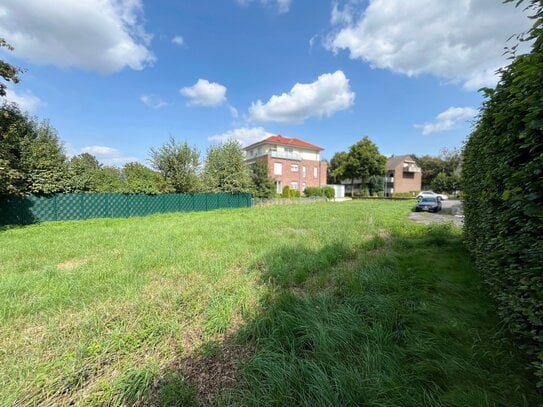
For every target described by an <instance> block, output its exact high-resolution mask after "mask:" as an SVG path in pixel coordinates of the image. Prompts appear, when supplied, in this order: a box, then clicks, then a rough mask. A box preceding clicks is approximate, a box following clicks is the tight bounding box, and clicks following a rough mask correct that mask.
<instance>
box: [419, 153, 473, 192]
mask: <svg viewBox="0 0 543 407" xmlns="http://www.w3.org/2000/svg"><path fill="white" fill-rule="evenodd" d="M413 156H414V157H415V161H416V163H417V165H418V166H419V167H420V168H421V171H422V188H423V189H429V188H433V187H432V183H433V182H434V180H435V179H436V177H437V176H438V175H439V174H441V173H443V174H445V175H446V176H448V177H454V178H455V180H458V179H459V175H460V171H461V169H462V159H463V157H462V152H461V151H458V150H456V149H452V150H449V149H446V148H444V149H442V150H441V153H440V155H439V156H437V157H435V156H431V155H423V156H421V157H417V156H415V155H413ZM455 182H456V181H455ZM457 189H458V188H457ZM452 191H453V190H451V192H452Z"/></svg>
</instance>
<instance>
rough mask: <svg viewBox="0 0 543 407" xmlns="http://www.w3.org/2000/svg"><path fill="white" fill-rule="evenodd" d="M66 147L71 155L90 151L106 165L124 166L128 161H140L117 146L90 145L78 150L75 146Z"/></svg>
mask: <svg viewBox="0 0 543 407" xmlns="http://www.w3.org/2000/svg"><path fill="white" fill-rule="evenodd" d="M66 149H67V152H68V155H69V156H73V155H78V154H82V153H89V154H92V155H94V156H95V157H96V159H97V160H98V161H100V162H101V163H102V164H105V165H114V166H123V165H124V164H126V163H129V162H133V161H138V159H137V158H136V157H131V156H128V155H126V154H124V153H123V152H121V151H119V150H117V149H115V148H111V147H107V146H88V147H83V148H81V149H79V150H77V149H74V148H73V146H70V145H67V146H66Z"/></svg>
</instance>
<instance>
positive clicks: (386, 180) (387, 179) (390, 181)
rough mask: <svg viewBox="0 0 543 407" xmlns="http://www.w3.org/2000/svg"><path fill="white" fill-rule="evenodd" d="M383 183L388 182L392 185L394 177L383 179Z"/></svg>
mask: <svg viewBox="0 0 543 407" xmlns="http://www.w3.org/2000/svg"><path fill="white" fill-rule="evenodd" d="M385 182H388V183H389V184H394V177H385Z"/></svg>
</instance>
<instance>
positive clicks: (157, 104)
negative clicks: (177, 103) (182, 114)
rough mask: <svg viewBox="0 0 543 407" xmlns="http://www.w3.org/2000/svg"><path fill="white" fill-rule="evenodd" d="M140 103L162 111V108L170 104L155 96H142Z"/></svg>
mask: <svg viewBox="0 0 543 407" xmlns="http://www.w3.org/2000/svg"><path fill="white" fill-rule="evenodd" d="M140 101H141V102H142V103H143V104H144V105H145V106H148V107H151V108H153V109H160V108H161V107H165V106H168V103H167V102H165V101H164V100H162V99H161V98H159V97H158V96H155V95H141V96H140Z"/></svg>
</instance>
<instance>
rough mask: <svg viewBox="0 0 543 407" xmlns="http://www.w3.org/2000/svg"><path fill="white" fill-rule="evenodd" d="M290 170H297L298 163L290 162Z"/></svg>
mask: <svg viewBox="0 0 543 407" xmlns="http://www.w3.org/2000/svg"><path fill="white" fill-rule="evenodd" d="M290 171H291V172H298V164H290Z"/></svg>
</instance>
